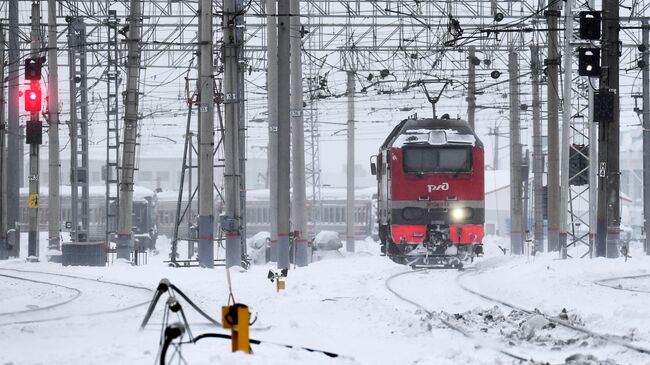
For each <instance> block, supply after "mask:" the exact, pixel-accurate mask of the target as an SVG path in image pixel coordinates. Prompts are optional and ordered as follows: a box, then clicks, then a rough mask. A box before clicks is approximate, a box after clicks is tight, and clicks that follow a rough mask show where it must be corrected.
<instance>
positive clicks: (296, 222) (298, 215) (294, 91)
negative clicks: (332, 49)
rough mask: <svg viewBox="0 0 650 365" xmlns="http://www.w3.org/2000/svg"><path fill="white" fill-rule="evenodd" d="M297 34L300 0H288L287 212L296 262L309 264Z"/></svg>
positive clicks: (298, 41)
mask: <svg viewBox="0 0 650 365" xmlns="http://www.w3.org/2000/svg"><path fill="white" fill-rule="evenodd" d="M301 38H302V37H301V35H300V0H291V147H292V151H293V153H292V156H293V159H292V163H293V165H292V171H293V200H292V201H291V213H292V217H293V226H294V227H295V231H296V233H297V235H296V236H295V237H294V241H293V244H294V247H295V258H294V263H295V264H296V265H298V266H307V265H308V264H309V247H307V191H306V190H307V186H306V183H305V126H304V123H305V122H304V118H303V101H302V39H301Z"/></svg>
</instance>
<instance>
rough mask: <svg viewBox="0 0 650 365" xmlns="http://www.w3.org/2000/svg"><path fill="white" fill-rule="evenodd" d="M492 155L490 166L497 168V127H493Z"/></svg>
mask: <svg viewBox="0 0 650 365" xmlns="http://www.w3.org/2000/svg"><path fill="white" fill-rule="evenodd" d="M493 131H494V132H493V133H494V155H493V156H492V168H493V169H494V170H498V169H499V137H500V135H499V127H494V129H493Z"/></svg>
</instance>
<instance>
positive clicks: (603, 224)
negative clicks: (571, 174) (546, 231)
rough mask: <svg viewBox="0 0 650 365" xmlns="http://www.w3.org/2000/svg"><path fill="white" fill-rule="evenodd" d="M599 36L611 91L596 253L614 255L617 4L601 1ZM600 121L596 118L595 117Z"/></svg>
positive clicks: (601, 143)
mask: <svg viewBox="0 0 650 365" xmlns="http://www.w3.org/2000/svg"><path fill="white" fill-rule="evenodd" d="M602 25H603V31H602V34H603V38H602V59H601V60H602V63H601V64H602V67H601V76H600V90H601V92H603V91H609V92H611V93H613V94H614V103H613V105H612V106H611V107H612V110H611V111H612V116H613V118H612V120H610V121H606V122H605V123H602V124H601V126H600V130H599V138H598V169H599V170H603V171H604V174H603V176H600V179H599V184H598V218H597V232H596V256H606V257H608V258H615V257H618V244H619V235H620V224H621V219H620V217H621V215H620V214H621V212H620V191H619V188H620V168H619V165H620V163H619V152H620V140H619V130H620V104H619V75H618V73H619V64H618V62H619V56H618V52H619V36H618V32H619V5H618V1H616V0H604V1H603V22H602ZM599 122H600V121H599Z"/></svg>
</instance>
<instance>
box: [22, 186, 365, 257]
mask: <svg viewBox="0 0 650 365" xmlns="http://www.w3.org/2000/svg"><path fill="white" fill-rule="evenodd" d="M334 190H336V189H324V196H323V199H321V200H320V201H319V202H318V203H317V206H316V207H314V208H312V207H311V202H308V206H307V208H308V209H309V211H311V212H314V214H315V215H317V217H315V219H310V222H309V225H308V229H309V232H308V235H309V236H313V235H315V234H316V233H317V232H319V231H321V230H329V231H336V232H339V234H342V235H344V234H345V232H346V229H347V226H346V214H347V212H346V209H347V203H346V200H345V194H344V192H343V193H341V192H340V191H338V190H336V191H334ZM339 190H340V189H339ZM89 193H90V194H89V208H90V209H89V210H90V211H89V225H90V229H89V237H88V240H89V241H104V240H105V236H106V234H105V231H106V229H105V225H106V210H105V204H106V198H105V194H106V191H105V187H104V186H91V187H90V191H89ZM247 193H248V194H247V195H248V201H247V205H246V220H247V224H246V235H247V236H248V237H251V236H253V235H255V234H257V233H259V232H268V231H270V220H271V218H272V213H271V210H270V203H269V200H268V190H252V191H249V192H247ZM27 196H28V190H27V189H26V188H23V189H21V192H20V199H21V201H22V202H26V201H27ZM60 196H61V221H62V222H68V221H70V220H71V208H70V187H69V186H62V187H61V191H60ZM177 202H178V192H177V191H155V190H151V189H148V188H146V187H142V186H138V185H136V186H134V200H133V234H134V239H135V241H136V242H135V243H136V245H137V246H138V247H142V248H143V249H155V247H156V241H157V238H158V236H159V235H164V236H167V237H168V238H171V237H172V236H173V232H174V225H175V220H176V207H177ZM182 204H183V209H185V206H186V204H187V201H186V198H185V197H184V198H183V202H182ZM48 208H49V207H48V190H47V187H41V189H40V196H39V229H40V230H41V231H47V229H48V226H47V218H48ZM111 209H114V208H113V207H111ZM220 209H221V204H220V203H216V206H215V213H216V214H218V213H219V212H220ZM374 210H375V200H373V199H372V196H371V194H368V193H367V192H366V191H361V192H359V197H358V198H357V199H356V201H355V211H354V222H355V232H356V235H357V237H358V238H365V237H367V236H372V235H373V233H374V231H375V230H376V229H375V226H374V219H373V217H374ZM196 213H197V210H196V200H195V201H194V204H193V209H191V210H188V212H187V213H186V214H187V215H186V218H185V219H183V223H182V224H180V226H179V237H188V235H189V233H188V231H189V230H190V229H191V227H193V228H196V227H195V225H196ZM27 222H28V209H27V206H26V204H21V208H20V217H19V223H18V225H19V227H20V229H21V231H26V230H27ZM65 226H66V225H65V224H62V230H63V231H66V230H69V229H70V228H65ZM113 229H114V227H113ZM218 229H219V227H218V220H215V232H218V231H217V230H218Z"/></svg>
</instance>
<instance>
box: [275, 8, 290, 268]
mask: <svg viewBox="0 0 650 365" xmlns="http://www.w3.org/2000/svg"><path fill="white" fill-rule="evenodd" d="M290 11H291V8H290V4H289V1H288V0H281V1H279V2H278V96H277V98H278V154H277V161H278V162H277V164H278V165H277V174H278V186H277V193H276V194H277V197H278V200H277V204H278V210H277V220H278V269H288V268H289V229H290V228H289V213H290V212H289V209H290V207H291V202H290V197H289V189H290V186H289V184H290V173H289V165H290V163H289V160H290V152H291V151H290V143H291V137H290V134H291V120H290V118H289V113H290V107H291V106H290V103H289V98H290V87H291V86H290V68H291V67H290V65H289V61H290V60H289V59H290V55H289V54H290V42H291V38H290V32H289V26H290V24H289V23H290V19H289V18H290V16H289V12H290Z"/></svg>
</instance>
